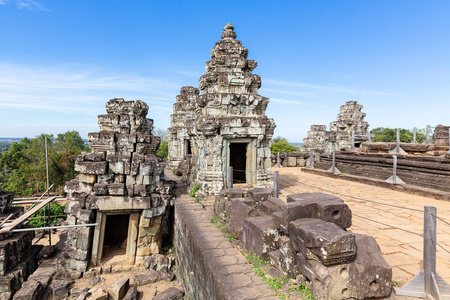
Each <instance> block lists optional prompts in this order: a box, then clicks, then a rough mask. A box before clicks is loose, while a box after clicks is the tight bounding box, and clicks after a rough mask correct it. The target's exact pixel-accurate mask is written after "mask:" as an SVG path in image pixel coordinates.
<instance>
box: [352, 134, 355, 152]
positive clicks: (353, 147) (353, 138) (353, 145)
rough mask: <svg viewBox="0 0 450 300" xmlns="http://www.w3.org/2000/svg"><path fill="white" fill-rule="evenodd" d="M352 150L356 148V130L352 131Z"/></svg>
mask: <svg viewBox="0 0 450 300" xmlns="http://www.w3.org/2000/svg"><path fill="white" fill-rule="evenodd" d="M352 150H356V147H355V131H354V130H353V131H352Z"/></svg>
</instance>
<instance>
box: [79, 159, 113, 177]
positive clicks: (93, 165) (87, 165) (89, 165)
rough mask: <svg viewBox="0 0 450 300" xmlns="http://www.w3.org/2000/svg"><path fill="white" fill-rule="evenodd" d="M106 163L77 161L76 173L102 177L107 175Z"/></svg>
mask: <svg viewBox="0 0 450 300" xmlns="http://www.w3.org/2000/svg"><path fill="white" fill-rule="evenodd" d="M106 165H107V163H106V161H77V162H75V171H78V172H80V173H85V174H92V175H101V174H105V173H106Z"/></svg>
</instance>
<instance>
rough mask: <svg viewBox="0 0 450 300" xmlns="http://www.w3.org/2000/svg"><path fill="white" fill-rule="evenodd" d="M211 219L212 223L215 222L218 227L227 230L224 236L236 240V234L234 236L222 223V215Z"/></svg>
mask: <svg viewBox="0 0 450 300" xmlns="http://www.w3.org/2000/svg"><path fill="white" fill-rule="evenodd" d="M210 221H211V223H214V225H216V227H217V228H219V229H222V230H223V231H225V234H224V237H226V238H227V239H228V240H230V241H233V240H235V238H234V236H232V235H231V234H230V233H229V232H228V229H227V228H226V227H225V226H223V225H222V224H221V223H220V222H222V218H221V217H220V216H217V217H216V218H215V219H211V220H210Z"/></svg>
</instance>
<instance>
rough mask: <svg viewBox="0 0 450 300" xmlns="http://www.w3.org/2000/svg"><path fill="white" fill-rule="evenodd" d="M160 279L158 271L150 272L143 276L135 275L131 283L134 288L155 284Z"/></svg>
mask: <svg viewBox="0 0 450 300" xmlns="http://www.w3.org/2000/svg"><path fill="white" fill-rule="evenodd" d="M160 279H161V275H160V273H159V272H158V271H155V270H150V271H149V272H147V273H144V274H137V275H134V276H133V283H134V285H136V286H141V285H146V284H149V283H154V282H157V281H159V280H160Z"/></svg>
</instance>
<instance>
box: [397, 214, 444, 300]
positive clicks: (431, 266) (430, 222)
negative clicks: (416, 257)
mask: <svg viewBox="0 0 450 300" xmlns="http://www.w3.org/2000/svg"><path fill="white" fill-rule="evenodd" d="M436 219H437V210H436V207H434V206H425V207H424V215H423V270H422V271H421V272H420V273H419V274H417V275H416V276H415V277H414V278H413V279H411V280H410V281H408V282H407V283H406V284H405V285H404V286H402V287H401V288H396V294H397V295H401V296H412V297H420V298H426V299H436V300H437V299H450V285H448V284H447V283H446V282H445V281H444V280H443V279H442V277H441V276H440V275H439V274H438V273H437V272H436V246H437V242H436V223H437V220H436Z"/></svg>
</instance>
